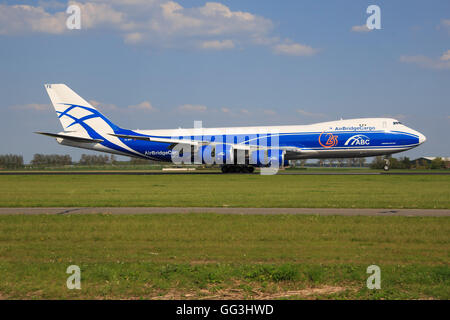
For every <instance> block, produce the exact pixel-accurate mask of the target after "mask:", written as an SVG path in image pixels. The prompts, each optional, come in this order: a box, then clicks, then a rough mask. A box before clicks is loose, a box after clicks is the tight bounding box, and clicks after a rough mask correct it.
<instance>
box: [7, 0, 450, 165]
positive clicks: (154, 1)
mask: <svg viewBox="0 0 450 320" xmlns="http://www.w3.org/2000/svg"><path fill="white" fill-rule="evenodd" d="M70 5H76V6H78V8H80V18H81V29H69V28H67V25H66V22H67V19H68V18H70V16H71V14H68V13H66V10H67V8H68V7H69V6H70ZM369 5H377V6H379V8H380V13H381V15H380V21H381V29H373V30H370V29H368V28H367V26H366V20H367V19H368V18H369V17H370V16H371V13H367V12H366V9H367V7H368V6H369ZM71 21H72V20H71ZM45 83H65V84H67V85H68V86H69V87H71V88H72V89H73V90H74V91H75V92H77V93H78V94H79V95H80V96H82V97H83V98H85V99H86V100H88V101H90V102H91V104H93V105H94V106H96V107H97V108H98V109H99V110H100V111H101V112H102V113H103V114H105V115H106V116H107V117H108V118H109V119H111V120H112V121H113V122H114V123H116V124H118V125H119V126H121V127H124V128H129V129H164V128H178V127H183V128H188V127H193V125H194V123H193V122H194V121H195V120H201V121H203V126H204V127H217V126H220V127H227V126H246V125H249V126H253V125H261V126H264V125H294V124H310V123H316V122H322V121H330V120H338V119H340V118H343V119H350V118H362V117H393V118H396V119H398V120H400V121H402V122H403V123H404V124H405V125H407V126H409V127H412V128H413V129H415V130H418V131H420V132H422V133H423V134H425V136H426V137H427V142H426V143H425V144H423V145H421V146H419V147H418V148H415V149H412V150H410V151H407V152H403V153H401V154H399V155H398V156H408V157H410V158H416V157H420V156H450V142H449V139H448V138H445V137H446V136H447V135H448V131H447V130H448V129H449V127H450V2H449V1H446V0H443V1H438V0H436V1H429V2H424V1H402V0H399V1H375V0H371V1H351V2H350V1H346V2H343V1H314V0H311V1H299V0H283V1H269V0H236V1H234V0H226V1H220V2H206V1H194V0H192V1H181V0H177V1H166V0H122V1H119V0H94V1H69V2H67V1H54V0H50V1H0V97H1V100H0V101H1V102H0V108H1V117H0V132H1V134H2V139H0V154H6V153H14V154H22V155H23V156H24V159H25V161H26V162H28V161H30V160H31V159H32V157H33V154H35V153H47V154H49V153H57V154H70V155H71V156H72V157H73V159H74V160H78V159H79V157H80V155H81V154H82V153H92V152H89V151H87V150H81V149H74V148H70V147H65V146H60V145H58V144H57V143H56V141H54V140H53V139H50V138H47V137H44V136H40V135H36V134H34V133H33V132H34V131H47V132H60V131H62V127H61V125H60V123H59V121H58V120H57V117H56V114H55V112H54V109H53V107H52V106H51V104H50V100H49V98H48V96H47V93H46V91H45V89H44V84H45Z"/></svg>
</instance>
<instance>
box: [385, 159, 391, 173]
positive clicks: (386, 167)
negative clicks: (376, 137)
mask: <svg viewBox="0 0 450 320" xmlns="http://www.w3.org/2000/svg"><path fill="white" fill-rule="evenodd" d="M384 162H385V164H384V167H383V170H384V171H389V169H390V168H391V162H390V161H389V159H384Z"/></svg>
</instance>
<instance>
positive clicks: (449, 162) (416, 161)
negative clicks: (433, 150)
mask: <svg viewBox="0 0 450 320" xmlns="http://www.w3.org/2000/svg"><path fill="white" fill-rule="evenodd" d="M436 158H441V159H442V161H444V162H445V167H446V168H447V169H450V157H420V158H417V159H414V160H411V163H413V164H422V163H426V164H431V162H432V161H433V160H434V159H436Z"/></svg>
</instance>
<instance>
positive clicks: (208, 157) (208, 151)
mask: <svg viewBox="0 0 450 320" xmlns="http://www.w3.org/2000/svg"><path fill="white" fill-rule="evenodd" d="M198 156H199V158H200V159H202V163H205V164H226V163H228V164H233V163H234V150H233V147H232V146H230V145H228V144H217V145H206V146H201V147H200V148H199V149H198Z"/></svg>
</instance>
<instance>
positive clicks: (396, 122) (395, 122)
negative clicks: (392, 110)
mask: <svg viewBox="0 0 450 320" xmlns="http://www.w3.org/2000/svg"><path fill="white" fill-rule="evenodd" d="M396 124H402V123H401V122H400V121H394V125H396Z"/></svg>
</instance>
